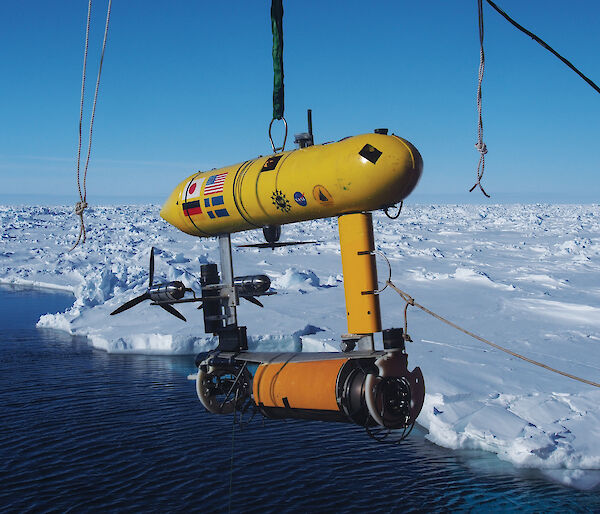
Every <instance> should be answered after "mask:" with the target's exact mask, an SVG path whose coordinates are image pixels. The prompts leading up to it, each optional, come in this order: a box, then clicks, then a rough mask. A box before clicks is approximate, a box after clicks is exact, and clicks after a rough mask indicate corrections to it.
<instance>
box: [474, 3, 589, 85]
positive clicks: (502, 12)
mask: <svg viewBox="0 0 600 514" xmlns="http://www.w3.org/2000/svg"><path fill="white" fill-rule="evenodd" d="M486 1H487V3H488V4H490V5H491V6H492V8H493V9H494V10H495V11H496V12H497V13H499V14H500V15H501V16H502V17H503V18H505V19H506V20H507V21H508V22H509V23H511V24H512V25H513V26H515V27H516V28H518V29H519V30H520V31H521V32H523V33H525V34H527V35H528V36H529V37H530V38H531V39H533V40H534V41H535V42H536V43H539V44H540V45H541V46H543V47H544V48H545V49H546V50H548V51H549V52H550V53H552V54H554V55H555V56H556V57H558V58H559V59H560V60H561V61H562V62H564V63H565V64H566V65H567V66H568V67H569V68H571V69H572V70H573V71H574V72H575V73H577V75H579V76H580V77H581V78H582V79H583V80H585V81H586V82H587V83H588V84H589V85H590V86H591V87H592V88H594V89H595V90H596V92H597V93H600V87H598V86H597V85H596V84H595V83H594V82H593V81H592V80H591V79H589V78H588V77H586V76H585V75H584V74H583V73H581V72H580V71H579V70H578V69H577V68H576V67H575V66H574V65H573V64H572V63H571V62H570V61H569V60H567V59H565V58H564V57H563V56H562V55H560V54H559V53H558V52H557V51H556V50H554V49H553V48H552V47H551V46H550V45H548V43H546V42H545V41H543V40H542V39H540V38H539V37H538V36H536V35H535V34H533V33H532V32H530V31H529V30H527V29H526V28H525V27H523V26H522V25H519V24H518V23H517V22H516V21H515V20H513V19H512V18H511V17H510V16H509V15H508V14H506V12H504V11H503V10H502V9H500V7H498V6H497V5H496V4H495V3H494V2H492V0H486Z"/></svg>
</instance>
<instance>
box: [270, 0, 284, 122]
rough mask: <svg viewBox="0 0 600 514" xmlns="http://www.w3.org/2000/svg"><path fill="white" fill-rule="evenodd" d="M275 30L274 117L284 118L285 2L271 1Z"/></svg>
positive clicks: (272, 29)
mask: <svg viewBox="0 0 600 514" xmlns="http://www.w3.org/2000/svg"><path fill="white" fill-rule="evenodd" d="M271 31H272V32H273V75H274V76H273V119H274V120H280V119H281V118H283V108H284V104H283V2H282V0H272V2H271Z"/></svg>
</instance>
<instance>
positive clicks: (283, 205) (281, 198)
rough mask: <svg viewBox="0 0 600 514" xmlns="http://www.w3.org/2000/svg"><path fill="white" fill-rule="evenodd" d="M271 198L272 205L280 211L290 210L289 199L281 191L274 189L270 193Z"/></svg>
mask: <svg viewBox="0 0 600 514" xmlns="http://www.w3.org/2000/svg"><path fill="white" fill-rule="evenodd" d="M271 200H273V205H274V206H275V207H276V208H277V209H279V210H280V211H283V212H290V209H291V208H292V206H291V205H290V201H289V200H288V199H287V198H286V197H285V195H284V194H283V192H281V191H279V189H275V191H274V192H273V194H272V195H271Z"/></svg>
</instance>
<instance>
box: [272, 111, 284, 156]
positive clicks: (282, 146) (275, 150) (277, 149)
mask: <svg viewBox="0 0 600 514" xmlns="http://www.w3.org/2000/svg"><path fill="white" fill-rule="evenodd" d="M281 119H282V120H283V124H284V126H285V136H284V137H283V145H281V147H280V148H276V147H275V143H273V137H272V136H271V128H272V127H273V122H274V121H275V118H273V119H272V120H271V123H269V141H271V147H272V148H273V153H277V152H279V151H283V150H284V149H285V142H286V141H287V135H288V125H287V121H285V118H284V117H283V116H282V117H281Z"/></svg>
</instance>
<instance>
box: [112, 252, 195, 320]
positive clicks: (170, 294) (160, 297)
mask: <svg viewBox="0 0 600 514" xmlns="http://www.w3.org/2000/svg"><path fill="white" fill-rule="evenodd" d="M149 274H150V278H149V280H148V289H147V290H146V292H145V293H144V294H141V295H140V296H138V297H136V298H134V299H133V300H129V301H128V302H125V303H124V304H123V305H121V306H120V307H118V308H117V309H115V310H114V311H113V312H111V313H110V315H111V316H114V315H115V314H119V313H121V312H123V311H126V310H127V309H131V308H132V307H135V306H136V305H137V304H138V303H142V302H143V301H144V300H152V301H153V302H154V303H153V304H152V305H158V306H159V307H162V308H163V309H164V310H165V311H167V312H168V313H169V314H172V315H173V316H175V317H177V318H179V319H180V320H183V321H187V320H186V319H185V317H184V316H183V314H181V313H180V312H179V311H178V310H177V309H175V308H174V307H173V306H172V305H171V304H172V303H181V302H182V301H183V302H186V301H200V299H195V298H194V299H191V300H181V299H182V298H183V296H184V295H185V293H186V291H191V292H193V291H192V289H190V288H189V287H185V285H184V284H183V282H180V281H179V280H174V281H173V282H167V283H165V284H156V285H154V247H152V249H151V250H150V270H149Z"/></svg>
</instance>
